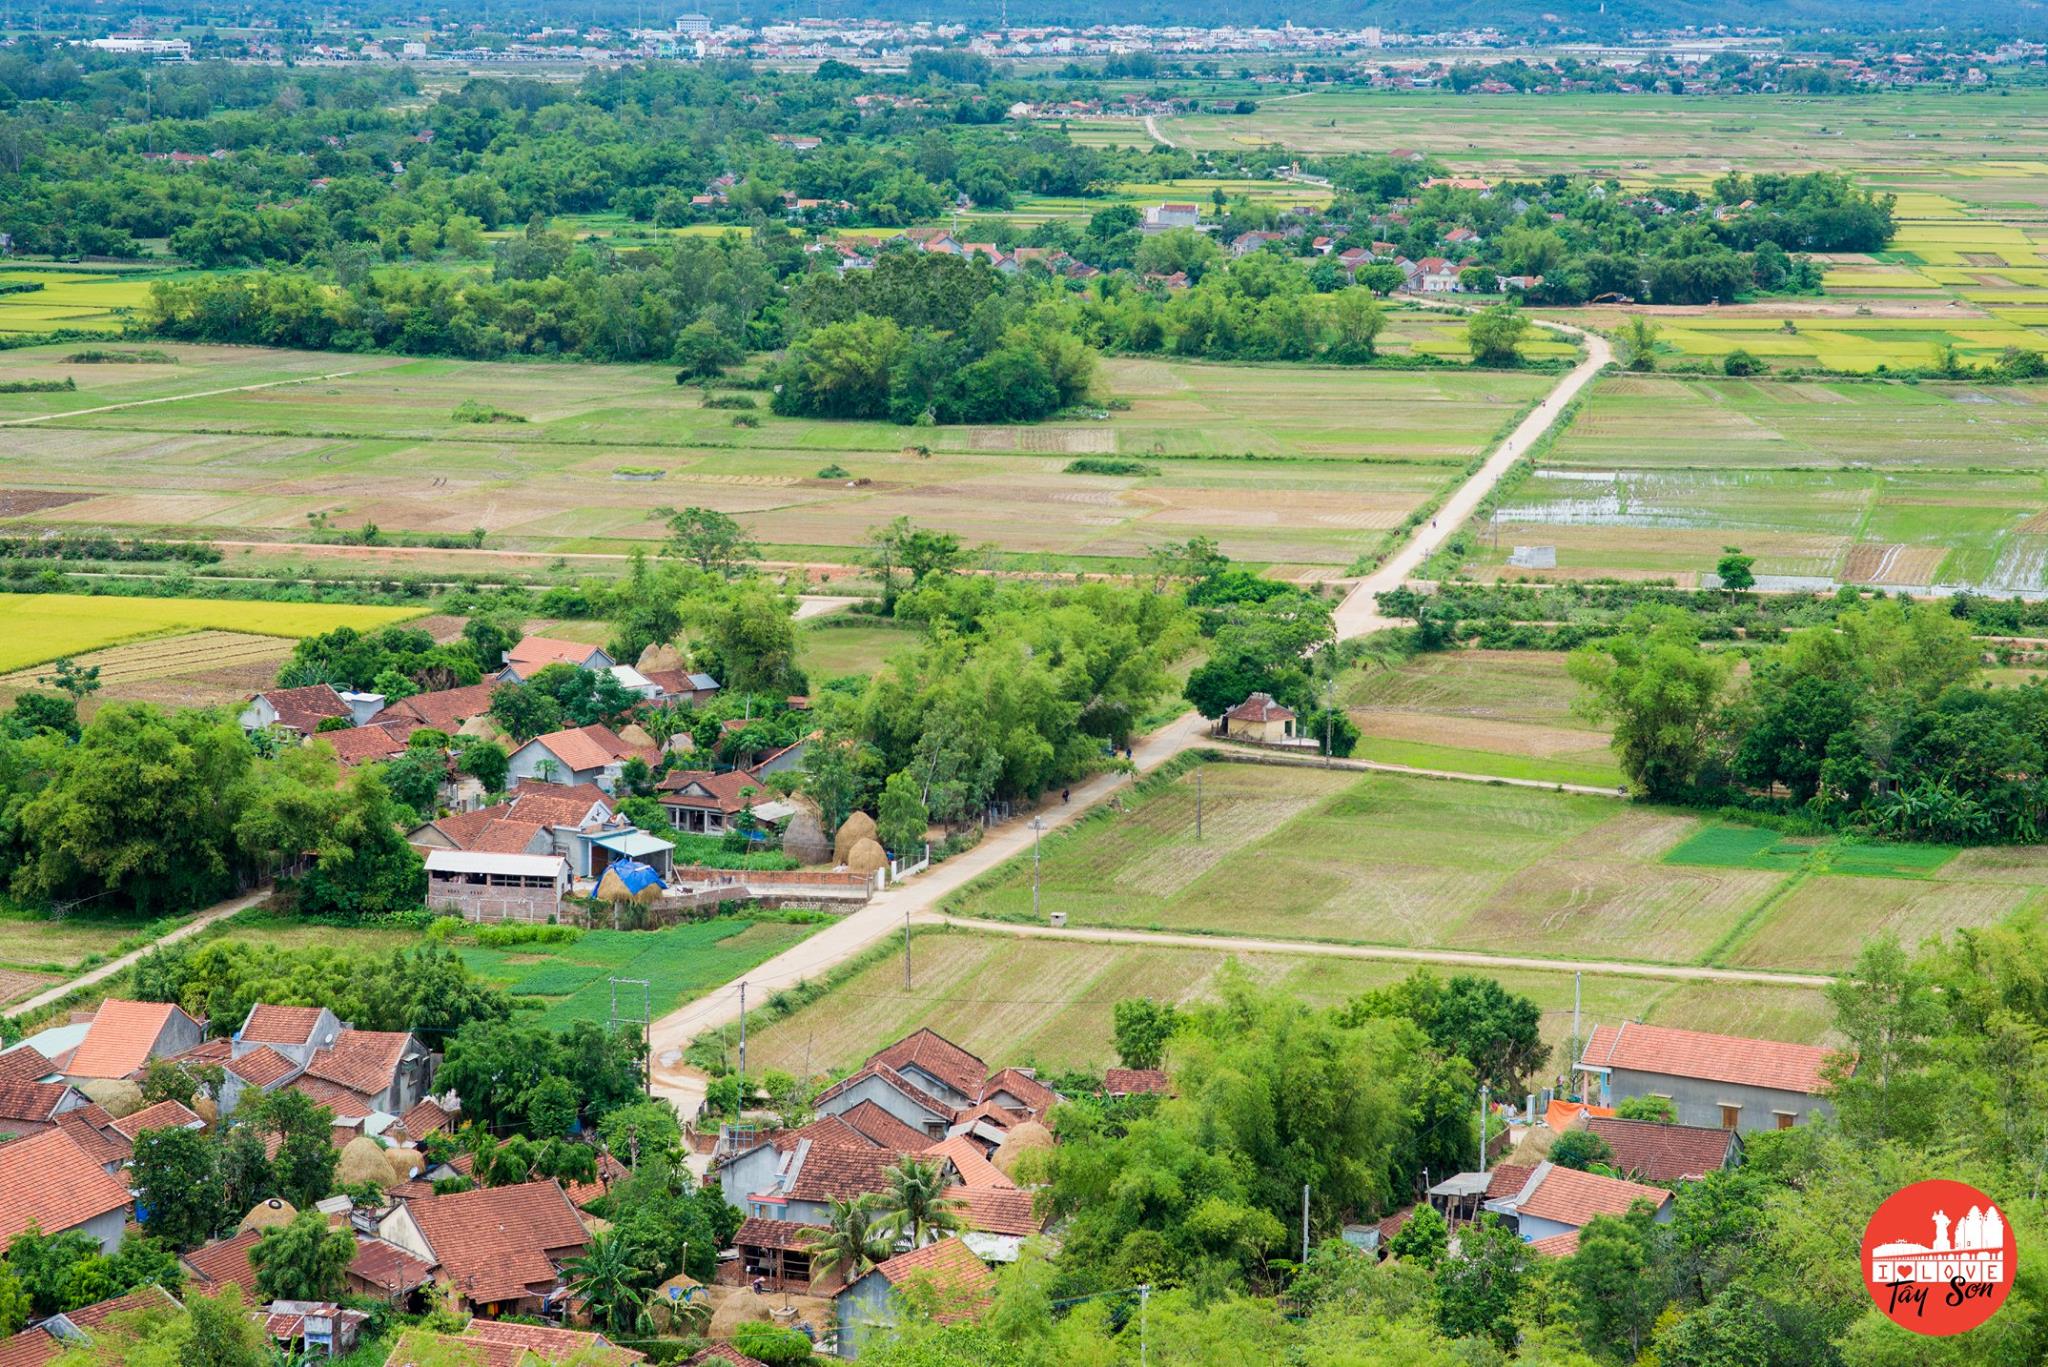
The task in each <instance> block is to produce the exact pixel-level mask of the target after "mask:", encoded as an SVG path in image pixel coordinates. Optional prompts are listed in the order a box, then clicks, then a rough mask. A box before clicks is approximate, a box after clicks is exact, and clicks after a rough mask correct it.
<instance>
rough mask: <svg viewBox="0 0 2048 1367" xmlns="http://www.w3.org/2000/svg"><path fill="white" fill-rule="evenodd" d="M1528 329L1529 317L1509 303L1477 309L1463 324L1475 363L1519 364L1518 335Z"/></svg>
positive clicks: (1527, 331) (1519, 337) (1520, 337)
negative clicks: (1468, 320) (1469, 319)
mask: <svg viewBox="0 0 2048 1367" xmlns="http://www.w3.org/2000/svg"><path fill="white" fill-rule="evenodd" d="M1528 333H1529V320H1528V319H1527V318H1526V317H1524V316H1523V314H1522V311H1521V310H1520V309H1518V308H1516V307H1515V306H1514V305H1513V304H1495V305H1493V306H1491V307H1490V308H1484V309H1481V310H1480V311H1479V312H1478V313H1475V314H1473V315H1472V318H1471V321H1470V322H1468V323H1466V324H1465V341H1466V345H1467V346H1469V347H1470V348H1471V351H1472V360H1473V362H1474V363H1475V364H1478V365H1519V364H1521V360H1522V339H1523V338H1525V337H1526V336H1528Z"/></svg>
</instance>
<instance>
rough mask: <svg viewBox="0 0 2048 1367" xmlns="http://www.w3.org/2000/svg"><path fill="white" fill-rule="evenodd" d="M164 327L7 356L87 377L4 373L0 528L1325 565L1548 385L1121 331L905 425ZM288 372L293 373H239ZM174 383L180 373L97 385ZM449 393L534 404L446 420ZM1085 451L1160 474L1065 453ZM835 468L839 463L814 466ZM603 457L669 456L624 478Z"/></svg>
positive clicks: (1457, 465)
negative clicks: (318, 524) (1091, 387)
mask: <svg viewBox="0 0 2048 1367" xmlns="http://www.w3.org/2000/svg"><path fill="white" fill-rule="evenodd" d="M1404 316H1405V315H1404ZM1416 317H1417V318H1419V319H1423V320H1424V322H1426V324H1427V328H1438V326H1439V324H1442V323H1444V322H1445V321H1446V320H1442V319H1436V318H1434V317H1433V316H1427V315H1416ZM1450 321H1451V322H1455V320H1450ZM1417 326H1418V327H1421V326H1423V324H1422V323H1418V324H1417ZM1419 335H1420V334H1418V336H1419ZM164 350H165V352H166V354H168V355H169V356H171V357H172V358H173V359H172V363H169V364H145V365H110V366H82V365H74V364H71V363H69V362H67V360H66V359H65V358H66V356H67V355H68V354H69V350H68V349H66V348H58V347H46V348H28V349H25V350H21V351H14V352H10V353H9V354H8V367H9V374H10V376H12V375H14V374H16V373H19V374H20V375H21V376H22V378H25V379H58V380H61V379H65V378H71V379H73V380H75V381H76V382H77V384H78V386H79V387H78V389H77V391H76V392H65V393H56V394H14V395H0V422H4V421H6V420H8V419H10V418H24V417H39V418H44V419H47V420H45V421H38V422H35V423H33V424H30V425H25V426H16V427H11V428H7V429H4V430H6V431H7V433H8V436H7V440H6V442H5V443H4V444H0V445H4V448H5V450H4V453H0V487H4V488H6V489H8V490H9V491H10V496H11V498H12V499H13V501H10V502H7V503H0V531H19V530H22V529H25V528H29V527H35V528H43V527H50V528H57V529H82V528H88V527H89V528H93V529H108V530H114V531H119V532H122V533H129V534H145V533H157V534H186V535H205V536H212V537H218V538H226V539H250V540H292V539H295V538H298V537H301V536H303V535H304V533H305V530H306V528H307V525H308V519H309V518H311V517H324V518H325V519H326V521H327V523H328V524H329V525H331V526H334V527H338V528H349V529H352V528H357V527H360V526H362V525H363V524H365V523H368V522H374V523H376V524H377V525H378V526H379V527H382V528H386V529H390V530H393V531H415V532H433V533H453V534H457V535H460V534H464V533H467V532H469V531H470V530H471V529H473V528H482V529H483V530H484V531H485V533H486V534H487V537H488V542H487V545H488V546H489V547H490V548H492V549H496V550H506V551H534V552H554V551H614V552H616V551H625V550H629V549H632V548H634V547H636V546H639V547H646V546H651V545H653V544H655V543H658V542H659V541H660V540H661V538H662V537H663V535H664V534H665V532H664V529H663V524H662V521H661V520H660V519H658V518H654V517H650V516H649V513H650V510H652V509H653V508H655V507H657V506H659V505H668V506H672V507H685V506H691V505H696V506H702V507H707V508H715V509H718V510H719V511H722V512H726V513H730V514H731V515H733V516H734V517H736V518H738V519H739V521H740V522H741V523H742V524H743V525H744V526H745V527H746V528H747V530H748V531H749V532H751V533H752V534H753V535H754V536H755V537H756V538H757V539H758V540H759V541H761V542H762V543H763V544H764V545H765V546H766V547H767V548H768V549H769V551H770V552H771V554H773V553H781V554H783V555H785V556H788V557H789V558H801V559H806V560H832V559H845V558H849V557H850V555H851V553H852V552H853V551H854V550H855V548H857V547H859V546H860V545H862V544H863V542H864V541H865V539H866V537H867V534H868V532H869V530H870V529H871V528H873V527H875V526H878V525H880V524H882V523H885V522H888V521H889V520H891V519H893V518H896V517H910V518H912V519H914V520H915V521H916V522H917V523H918V524H919V525H920V526H927V527H932V528H934V529H937V530H941V531H947V532H952V533H954V534H955V535H958V536H959V537H961V539H962V540H963V541H965V542H967V543H968V544H970V545H979V544H984V543H987V544H993V545H994V546H996V547H997V548H998V549H999V550H1000V551H1002V552H1004V553H1007V554H1010V555H1014V556H1020V557H1030V561H1029V563H1032V564H1037V563H1041V561H1042V560H1043V559H1044V558H1047V557H1050V558H1051V559H1052V560H1053V561H1054V562H1055V563H1057V564H1070V565H1074V566H1077V567H1084V566H1088V565H1091V564H1092V565H1095V566H1097V567H1114V566H1115V565H1116V564H1118V563H1119V562H1122V561H1124V560H1127V559H1132V558H1140V557H1143V556H1144V555H1146V554H1147V553H1149V551H1150V550H1151V549H1152V548H1153V547H1155V546H1157V545H1159V544H1161V543H1163V542H1167V541H1180V540H1185V539H1187V538H1188V537H1190V536H1209V537H1214V538H1215V539H1216V540H1217V541H1218V542H1219V544H1220V545H1221V546H1222V548H1223V550H1224V551H1225V552H1226V553H1227V554H1229V555H1231V556H1232V557H1233V558H1236V559H1238V560H1240V561H1245V562H1249V563H1253V564H1268V563H1281V562H1284V563H1287V564H1290V565H1294V566H1298V567H1309V568H1311V569H1318V568H1319V569H1322V570H1325V571H1328V570H1335V569H1341V568H1342V567H1344V566H1347V565H1349V564H1350V563H1351V562H1352V561H1354V560H1356V559H1357V558H1358V556H1359V555H1360V554H1361V553H1362V552H1364V551H1367V550H1370V549H1373V548H1375V547H1377V545H1378V544H1379V541H1380V539H1381V537H1382V535H1383V534H1384V532H1385V530H1386V529H1387V528H1390V527H1393V526H1396V525H1398V524H1399V523H1400V522H1401V520H1402V519H1403V518H1405V517H1407V516H1408V515H1409V514H1410V513H1411V512H1413V511H1414V510H1415V509H1416V508H1417V507H1419V506H1421V505H1422V504H1423V503H1424V502H1426V501H1427V500H1428V499H1430V498H1431V497H1432V496H1434V495H1436V494H1437V493H1439V492H1440V491H1441V490H1443V489H1444V488H1446V487H1447V486H1448V485H1450V484H1451V483H1453V482H1454V481H1455V480H1456V479H1458V478H1459V476H1460V475H1461V473H1462V472H1463V470H1464V468H1465V467H1466V465H1467V464H1468V463H1469V462H1470V461H1471V460H1472V458H1473V457H1474V456H1476V455H1478V454H1479V453H1480V452H1481V451H1483V450H1484V449H1486V447H1487V446H1488V445H1489V444H1490V443H1491V442H1492V440H1493V439H1494V437H1495V436H1496V435H1497V434H1498V433H1500V432H1501V431H1503V430H1504V429H1505V428H1506V427H1507V426H1508V425H1509V424H1510V421H1511V420H1512V419H1513V418H1514V417H1515V416H1516V415H1517V414H1519V413H1520V412H1521V411H1522V410H1523V409H1525V408H1526V407H1527V406H1528V405H1529V404H1531V403H1533V402H1534V401H1535V400H1536V399H1537V398H1538V397H1539V396H1540V395H1541V394H1542V393H1543V392H1544V390H1546V389H1547V388H1548V387H1549V383H1550V381H1549V379H1548V377H1546V376H1543V375H1523V374H1514V373H1501V372H1468V371H1463V370H1459V369H1455V368H1448V367H1447V368H1441V369H1433V370H1428V371H1408V372H1401V371H1385V370H1371V371H1357V370H1344V369H1340V368H1335V367H1298V366H1232V365H1208V364H1201V363H1192V362H1181V361H1166V360H1135V359H1121V358H1119V359H1110V360H1106V361H1104V362H1103V364H1102V367H1101V372H1100V374H1101V388H1102V390H1103V393H1104V395H1105V397H1114V398H1118V399H1121V400H1123V401H1125V404H1127V405H1128V406H1123V405H1119V406H1117V407H1116V408H1115V409H1113V410H1109V411H1106V412H1105V413H1104V414H1102V415H1099V416H1098V415H1096V414H1089V415H1087V416H1086V417H1084V418H1083V419H1081V420H1078V421H1074V422H1062V423H1047V424H1042V425H1038V426H1031V427H1010V426H1004V427H986V428H977V427H945V428H937V429H912V428H907V427H899V426H895V425H893V424H889V423H873V422H824V421H812V420H807V419H799V418H785V417H781V416H778V415H776V414H774V413H772V412H770V411H769V410H768V406H767V403H766V401H765V399H764V398H762V397H760V396H758V395H754V394H751V393H747V392H745V391H740V390H735V391H734V392H733V394H734V396H735V397H744V398H748V399H751V400H752V401H753V402H755V403H756V404H757V405H758V406H757V407H756V408H755V409H754V410H753V411H752V412H750V413H749V412H741V413H734V412H731V411H728V410H726V409H725V408H707V407H706V406H705V403H704V399H705V396H704V395H703V393H702V392H701V391H699V390H698V389H697V388H695V387H694V386H678V385H677V384H676V383H675V376H674V372H673V370H671V369H669V368H665V367H653V366H600V365H578V364H570V363H543V362H520V363H512V362H502V363H485V362H462V361H424V360H406V359H404V358H394V357H354V356H340V355H321V354H317V353H305V352H287V351H279V352H263V351H260V350H254V349H250V348H213V347H203V346H177V345H174V346H169V347H166V348H164ZM115 372H119V373H118V374H117V373H115ZM342 372H349V373H342ZM308 377H315V378H308ZM319 377H332V378H319ZM292 378H298V379H302V380H305V382H304V383H295V384H288V385H284V386H280V387H275V388H258V389H245V388H242V386H246V385H251V384H259V385H260V384H268V383H271V382H273V381H276V380H278V379H292ZM213 391H230V392H213ZM179 395H188V396H195V397H187V398H182V399H179V398H177V396H179ZM163 399H175V400H176V401H174V402H148V403H146V404H143V405H141V406H130V407H110V405H116V404H130V405H134V404H136V403H137V401H141V400H152V401H154V400H163ZM465 400H474V401H476V402H478V403H482V404H485V405H488V406H490V407H493V408H497V409H501V410H503V411H505V412H507V413H511V414H515V415H517V416H518V417H520V418H522V419H524V420H525V421H523V422H516V423H514V422H504V423H492V424H488V425H479V424H474V423H465V422H459V421H457V420H456V419H455V418H454V416H453V414H454V410H455V408H456V406H457V405H458V404H460V403H462V402H464V401H465ZM88 409H100V410H104V411H96V412H87V411H85V410H88ZM64 414H70V415H71V416H60V415H64ZM735 417H741V418H747V419H750V420H752V421H754V422H755V423H756V425H754V426H744V425H735V423H734V419H735ZM1082 454H1102V455H1112V454H1113V455H1120V456H1126V457H1132V458H1136V459H1139V460H1141V461H1143V462H1144V463H1145V464H1146V465H1148V466H1150V467H1152V468H1153V469H1154V470H1155V471H1156V472H1157V473H1154V474H1149V475H1125V476H1101V475H1089V474H1068V473H1067V472H1066V466H1067V464H1068V462H1069V461H1071V460H1072V459H1073V458H1074V457H1075V456H1076V455H1082ZM833 467H837V468H838V469H839V470H843V471H845V474H844V475H843V476H841V475H838V474H835V475H834V476H833V477H832V478H820V477H819V475H820V472H821V471H823V470H826V469H829V468H833ZM621 468H631V469H634V470H653V471H659V472H661V478H660V480H659V481H658V482H649V481H628V480H621V479H617V478H614V474H615V472H616V471H618V470H619V469H621Z"/></svg>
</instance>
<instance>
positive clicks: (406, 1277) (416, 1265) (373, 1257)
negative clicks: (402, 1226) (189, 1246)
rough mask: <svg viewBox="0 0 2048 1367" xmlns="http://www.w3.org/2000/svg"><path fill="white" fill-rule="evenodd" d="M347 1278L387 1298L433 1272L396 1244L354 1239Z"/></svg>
mask: <svg viewBox="0 0 2048 1367" xmlns="http://www.w3.org/2000/svg"><path fill="white" fill-rule="evenodd" d="M186 1261H187V1262H190V1261H191V1259H189V1258H188V1259H186ZM348 1275H349V1276H351V1277H354V1278H355V1279H356V1280H357V1281H360V1282H362V1283H364V1284H365V1285H368V1286H373V1287H375V1288H377V1294H379V1295H386V1296H388V1295H393V1294H400V1293H403V1292H407V1291H410V1290H412V1289H413V1288H414V1287H417V1286H424V1285H426V1283H427V1282H428V1281H430V1280H431V1279H432V1278H433V1275H434V1269H433V1266H432V1264H430V1263H426V1262H423V1261H421V1260H420V1259H418V1258H415V1257H413V1256H412V1254H410V1253H407V1252H406V1251H405V1250H404V1249H402V1248H400V1247H399V1246H398V1245H397V1244H394V1243H388V1242H386V1241H385V1240H383V1239H358V1240H356V1256H355V1259H354V1261H352V1262H350V1263H349V1265H348Z"/></svg>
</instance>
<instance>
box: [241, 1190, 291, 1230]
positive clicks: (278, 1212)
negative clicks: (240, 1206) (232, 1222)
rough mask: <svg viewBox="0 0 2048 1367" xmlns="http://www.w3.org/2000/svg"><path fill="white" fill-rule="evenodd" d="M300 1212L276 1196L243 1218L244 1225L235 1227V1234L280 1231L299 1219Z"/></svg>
mask: <svg viewBox="0 0 2048 1367" xmlns="http://www.w3.org/2000/svg"><path fill="white" fill-rule="evenodd" d="M298 1214H299V1212H298V1211H297V1209H295V1208H294V1207H293V1205H292V1203H291V1202H289V1201H280V1200H278V1199H277V1198H276V1197H275V1196H273V1197H271V1198H270V1199H269V1200H268V1201H264V1202H261V1203H259V1204H258V1205H256V1206H254V1207H253V1208H251V1210H250V1211H249V1213H248V1214H247V1215H244V1216H243V1217H242V1223H241V1224H239V1225H236V1226H235V1233H237V1234H246V1233H248V1232H249V1231H250V1230H252V1229H278V1228H280V1227H282V1226H284V1225H288V1224H290V1223H291V1222H292V1221H293V1220H295V1219H297V1218H298Z"/></svg>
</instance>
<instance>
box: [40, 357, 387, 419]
mask: <svg viewBox="0 0 2048 1367" xmlns="http://www.w3.org/2000/svg"><path fill="white" fill-rule="evenodd" d="M362 373H363V372H362V371H360V370H336V371H330V372H329V373H328V374H325V375H294V376H292V377H291V378H290V379H288V380H264V381H263V382H262V383H260V384H238V385H230V386H228V387H227V388H226V389H202V390H200V391H199V392H198V393H196V394H165V395H164V396H162V397H161V398H156V399H129V400H128V401H127V402H125V403H103V404H101V405H100V406H99V407H97V408H74V409H72V410H71V411H70V412H69V413H38V414H36V415H35V416H34V417H32V418H8V419H6V420H5V421H0V427H26V426H27V425H28V424H29V423H32V422H56V421H58V420H59V419H60V418H84V417H90V416H91V415H92V414H94V413H112V412H114V411H115V410H116V409H121V408H147V407H149V406H150V405H151V404H154V403H183V402H185V401H186V400H187V399H211V398H216V397H218V396H219V395H222V394H248V393H251V392H253V391H255V390H258V389H277V388H279V387H281V386H283V385H288V384H319V383H320V382H321V381H323V380H345V379H347V378H348V377H349V376H351V375H360V374H362Z"/></svg>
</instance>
